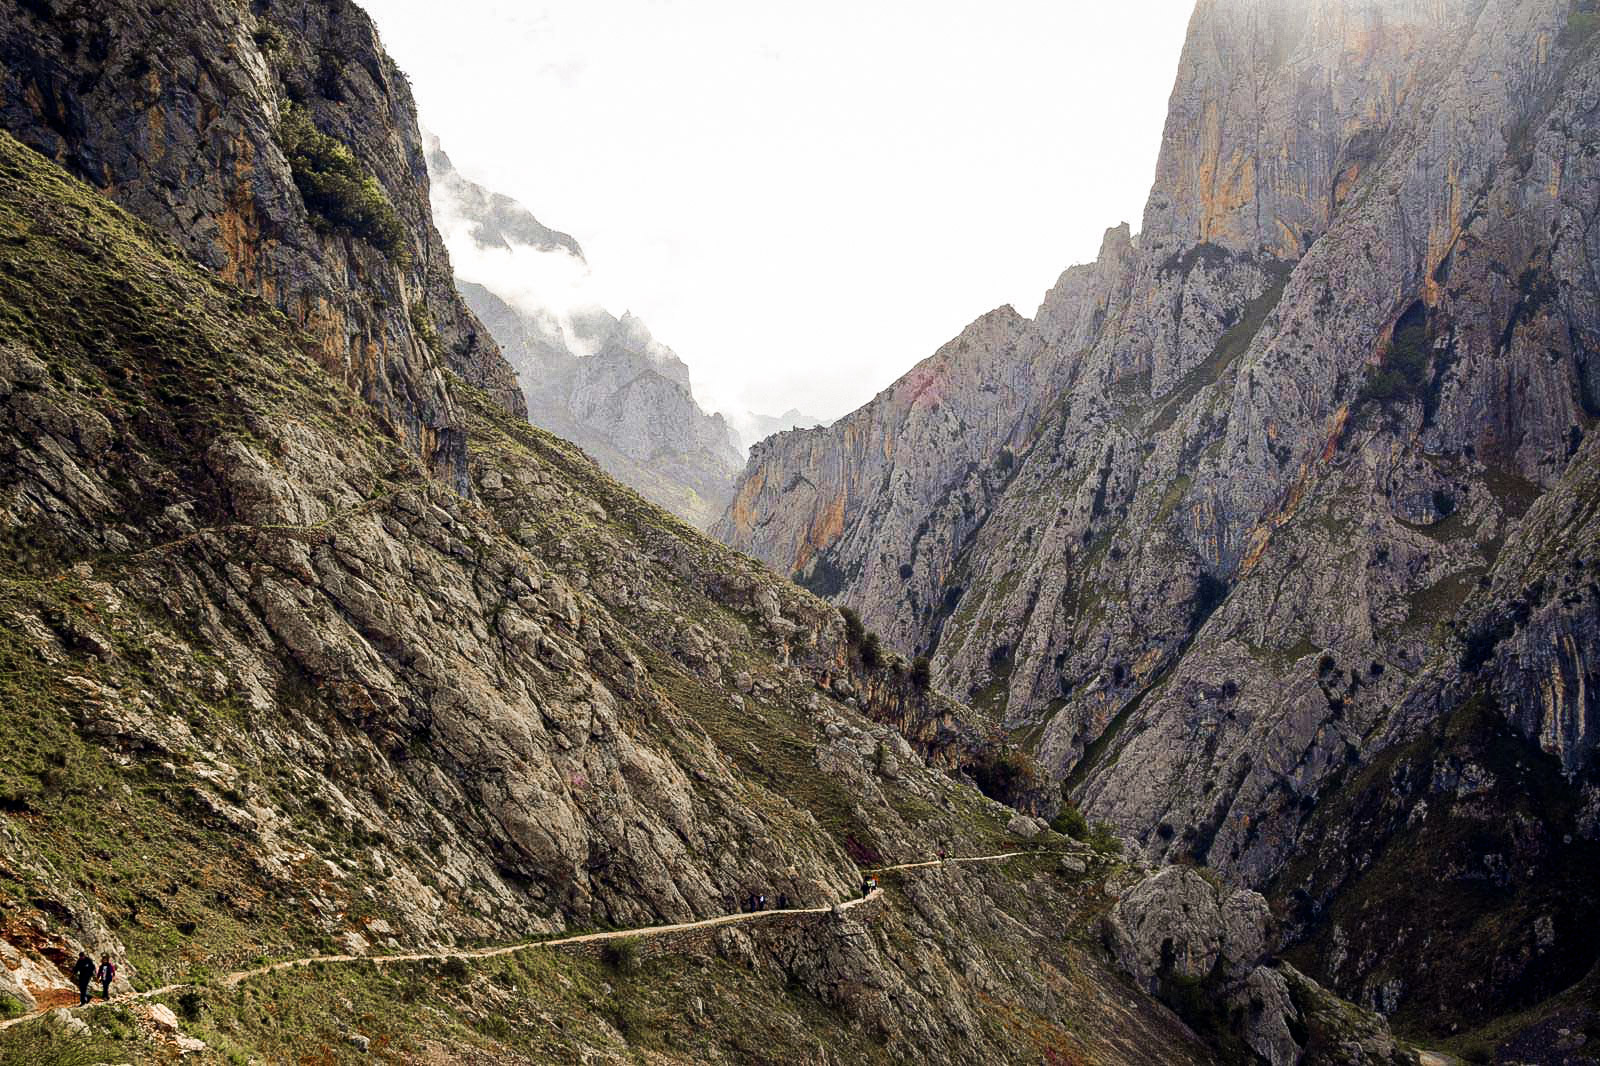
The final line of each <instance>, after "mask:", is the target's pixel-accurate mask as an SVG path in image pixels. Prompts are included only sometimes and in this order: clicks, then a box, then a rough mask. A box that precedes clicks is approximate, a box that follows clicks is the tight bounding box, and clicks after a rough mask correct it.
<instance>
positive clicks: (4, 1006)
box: [0, 994, 27, 1020]
mask: <svg viewBox="0 0 1600 1066" xmlns="http://www.w3.org/2000/svg"><path fill="white" fill-rule="evenodd" d="M26 1012H27V1008H26V1007H24V1006H23V1005H22V1004H21V1003H19V1002H17V1001H16V1000H15V999H12V998H11V997H10V996H7V995H4V994H0V1020H4V1019H6V1018H15V1017H17V1016H18V1015H20V1014H24V1013H26Z"/></svg>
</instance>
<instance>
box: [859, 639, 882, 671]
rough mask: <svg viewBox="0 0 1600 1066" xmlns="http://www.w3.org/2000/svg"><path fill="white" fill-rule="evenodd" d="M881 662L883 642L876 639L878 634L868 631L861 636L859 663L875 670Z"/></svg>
mask: <svg viewBox="0 0 1600 1066" xmlns="http://www.w3.org/2000/svg"><path fill="white" fill-rule="evenodd" d="M882 664H883V643H882V642H881V641H879V640H878V634H876V633H868V634H867V635H866V636H864V637H862V638H861V665H862V666H864V667H866V668H867V669H868V670H876V669H877V668H878V667H879V666H881V665H882Z"/></svg>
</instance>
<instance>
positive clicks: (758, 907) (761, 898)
mask: <svg viewBox="0 0 1600 1066" xmlns="http://www.w3.org/2000/svg"><path fill="white" fill-rule="evenodd" d="M766 909H767V894H766V893H765V892H752V893H750V895H748V896H746V897H745V900H744V908H743V910H744V913H746V914H754V913H755V912H756V911H764V910H766ZM776 909H777V910H780V911H786V910H788V909H789V897H788V896H787V895H786V894H785V893H782V892H780V893H778V901H777V908H776Z"/></svg>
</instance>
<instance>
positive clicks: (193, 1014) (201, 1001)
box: [178, 988, 206, 1022]
mask: <svg viewBox="0 0 1600 1066" xmlns="http://www.w3.org/2000/svg"><path fill="white" fill-rule="evenodd" d="M205 1009H206V997H205V996H204V995H203V994H201V992H200V990H199V989H198V988H186V989H184V990H183V991H182V992H181V993H179V994H178V1013H179V1014H181V1015H183V1016H184V1018H185V1019H186V1020H188V1021H191V1022H196V1021H199V1020H200V1015H202V1014H204V1013H205Z"/></svg>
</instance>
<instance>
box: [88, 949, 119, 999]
mask: <svg viewBox="0 0 1600 1066" xmlns="http://www.w3.org/2000/svg"><path fill="white" fill-rule="evenodd" d="M94 979H95V980H96V981H99V982H100V998H102V999H110V998H111V982H112V981H115V980H116V979H117V964H116V963H114V962H112V961H111V956H110V955H102V956H100V969H98V970H96V971H95V974H94Z"/></svg>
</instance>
